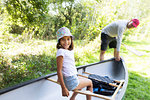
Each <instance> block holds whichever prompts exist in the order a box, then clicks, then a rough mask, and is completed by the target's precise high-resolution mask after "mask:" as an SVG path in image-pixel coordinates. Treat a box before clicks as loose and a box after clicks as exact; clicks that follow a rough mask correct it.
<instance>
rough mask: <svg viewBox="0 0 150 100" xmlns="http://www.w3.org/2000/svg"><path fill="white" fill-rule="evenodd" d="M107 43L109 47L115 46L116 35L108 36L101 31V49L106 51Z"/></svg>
mask: <svg viewBox="0 0 150 100" xmlns="http://www.w3.org/2000/svg"><path fill="white" fill-rule="evenodd" d="M108 45H109V48H116V46H117V40H116V37H110V36H109V35H107V34H105V33H101V50H103V51H106V50H107V46H108Z"/></svg>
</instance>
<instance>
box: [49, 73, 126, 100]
mask: <svg viewBox="0 0 150 100" xmlns="http://www.w3.org/2000/svg"><path fill="white" fill-rule="evenodd" d="M84 73H86V74H87V72H84ZM88 74H89V73H88ZM78 75H79V76H81V77H84V78H88V77H87V76H83V75H80V74H78ZM47 80H49V81H51V82H54V83H57V84H60V83H59V82H57V81H56V80H54V79H51V78H47ZM118 83H119V85H115V84H109V85H111V86H114V87H117V89H116V90H115V92H114V94H113V95H112V96H111V97H108V96H104V95H100V94H95V93H92V92H90V91H81V90H74V91H73V92H76V93H80V94H83V95H89V96H94V97H98V98H102V99H105V100H114V99H115V96H116V95H117V93H118V91H119V89H120V88H121V87H122V84H123V83H124V80H121V81H118Z"/></svg>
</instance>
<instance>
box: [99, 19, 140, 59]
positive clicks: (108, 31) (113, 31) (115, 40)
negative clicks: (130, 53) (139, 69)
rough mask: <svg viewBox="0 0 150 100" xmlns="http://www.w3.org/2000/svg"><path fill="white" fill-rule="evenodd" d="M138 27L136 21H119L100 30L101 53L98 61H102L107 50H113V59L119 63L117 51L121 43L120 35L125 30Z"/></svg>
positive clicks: (137, 21)
mask: <svg viewBox="0 0 150 100" xmlns="http://www.w3.org/2000/svg"><path fill="white" fill-rule="evenodd" d="M138 25H139V20H138V19H132V20H130V21H127V20H119V21H115V22H113V23H110V24H109V25H107V26H106V27H104V28H103V29H102V32H101V53H100V61H102V60H104V54H105V51H106V50H107V46H108V45H109V48H114V57H115V60H116V61H120V56H119V51H120V46H121V41H122V35H123V32H124V31H125V29H130V28H136V27H137V26H138Z"/></svg>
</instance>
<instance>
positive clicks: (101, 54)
mask: <svg viewBox="0 0 150 100" xmlns="http://www.w3.org/2000/svg"><path fill="white" fill-rule="evenodd" d="M104 54H105V51H104V50H101V53H100V61H102V60H104Z"/></svg>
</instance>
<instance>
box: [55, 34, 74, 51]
mask: <svg viewBox="0 0 150 100" xmlns="http://www.w3.org/2000/svg"><path fill="white" fill-rule="evenodd" d="M70 37H71V45H70V46H69V49H68V50H73V47H74V45H73V39H72V36H70ZM60 40H61V39H59V40H58V43H57V45H56V48H57V49H60V48H63V47H62V46H61V44H60Z"/></svg>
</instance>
